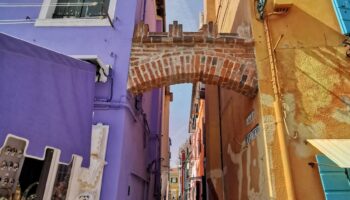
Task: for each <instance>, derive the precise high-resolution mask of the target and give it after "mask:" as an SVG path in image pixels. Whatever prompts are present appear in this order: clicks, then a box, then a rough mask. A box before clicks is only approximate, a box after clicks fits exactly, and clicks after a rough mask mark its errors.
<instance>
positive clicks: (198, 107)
mask: <svg viewBox="0 0 350 200" xmlns="http://www.w3.org/2000/svg"><path fill="white" fill-rule="evenodd" d="M204 93H205V88H204V85H203V84H201V83H197V84H193V89H192V103H191V114H190V120H189V121H190V122H189V133H190V134H191V136H190V141H191V142H190V144H191V146H190V149H191V150H190V151H191V162H190V163H191V165H190V166H191V170H190V171H191V174H190V178H189V180H190V183H189V184H190V191H189V195H190V197H191V199H203V195H205V194H206V182H205V172H204V157H205V148H204V145H205V144H204V142H205V141H204V139H205V138H204V135H205V128H204V126H205V101H204Z"/></svg>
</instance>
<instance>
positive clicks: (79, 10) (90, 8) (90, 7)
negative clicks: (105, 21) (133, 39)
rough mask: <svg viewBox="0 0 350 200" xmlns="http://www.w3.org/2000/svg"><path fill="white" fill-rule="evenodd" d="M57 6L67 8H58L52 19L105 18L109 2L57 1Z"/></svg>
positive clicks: (107, 0) (86, 0) (101, 0)
mask: <svg viewBox="0 0 350 200" xmlns="http://www.w3.org/2000/svg"><path fill="white" fill-rule="evenodd" d="M57 4H62V5H65V4H67V6H57V7H56V8H55V11H54V13H53V15H52V18H66V17H73V18H88V17H101V18H104V17H107V14H108V13H107V12H108V5H109V0H57ZM70 4H71V5H70Z"/></svg>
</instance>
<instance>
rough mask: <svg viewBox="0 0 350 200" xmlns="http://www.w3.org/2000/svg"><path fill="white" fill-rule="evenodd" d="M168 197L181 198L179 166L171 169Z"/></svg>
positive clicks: (176, 199) (171, 199)
mask: <svg viewBox="0 0 350 200" xmlns="http://www.w3.org/2000/svg"><path fill="white" fill-rule="evenodd" d="M168 187H169V190H168V198H167V199H169V200H179V195H180V176H179V169H178V168H171V169H170V171H169V182H168Z"/></svg>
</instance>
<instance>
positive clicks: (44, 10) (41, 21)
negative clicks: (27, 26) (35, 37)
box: [34, 0, 117, 27]
mask: <svg viewBox="0 0 350 200" xmlns="http://www.w3.org/2000/svg"><path fill="white" fill-rule="evenodd" d="M56 3H57V0H43V4H42V6H41V9H40V13H39V17H38V19H37V20H36V22H35V24H34V26H36V27H41V26H61V27H67V26H111V24H110V21H109V19H108V18H102V19H96V18H55V19H53V18H52V15H53V13H54V11H55V8H56V7H55V6H49V5H52V4H56ZM116 7H117V0H110V1H109V6H108V15H109V17H110V19H111V20H112V22H113V21H114V16H115V10H116Z"/></svg>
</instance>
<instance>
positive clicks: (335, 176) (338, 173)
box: [316, 155, 350, 200]
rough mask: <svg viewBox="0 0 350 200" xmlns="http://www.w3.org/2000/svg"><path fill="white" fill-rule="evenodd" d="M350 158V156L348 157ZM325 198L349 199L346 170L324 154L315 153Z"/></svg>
mask: <svg viewBox="0 0 350 200" xmlns="http://www.w3.org/2000/svg"><path fill="white" fill-rule="evenodd" d="M349 159H350V158H349ZM316 160H317V163H318V169H319V173H320V177H321V182H322V186H323V190H324V192H325V197H326V200H349V199H350V182H349V178H348V176H347V174H346V170H347V171H348V172H349V173H350V170H348V169H345V168H340V167H338V165H337V164H335V163H334V162H333V161H332V160H330V159H329V158H328V157H327V156H324V155H316Z"/></svg>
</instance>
